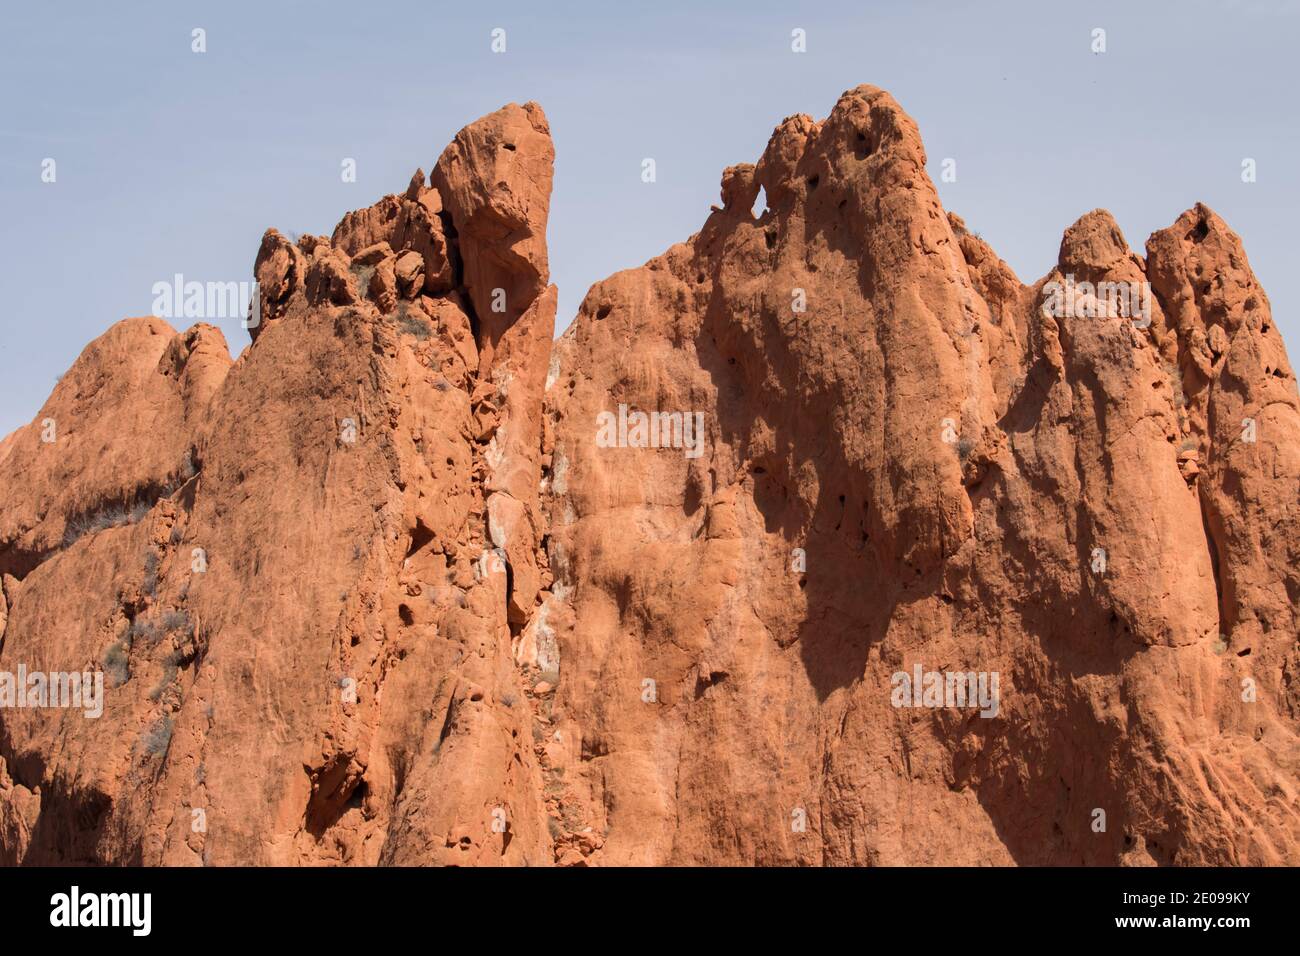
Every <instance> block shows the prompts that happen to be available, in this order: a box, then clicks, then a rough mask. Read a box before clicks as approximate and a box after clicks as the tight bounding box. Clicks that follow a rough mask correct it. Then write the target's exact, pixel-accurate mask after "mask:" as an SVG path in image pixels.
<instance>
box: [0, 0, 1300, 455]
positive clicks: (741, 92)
mask: <svg viewBox="0 0 1300 956" xmlns="http://www.w3.org/2000/svg"><path fill="white" fill-rule="evenodd" d="M196 27H201V28H203V29H204V30H205V31H206V39H207V52H206V53H202V54H197V53H194V52H192V51H191V31H192V30H193V29H194V28H196ZM497 27H500V28H503V29H505V31H506V44H507V48H506V52H505V53H504V54H495V53H493V52H492V51H491V48H490V43H491V32H492V30H493V29H494V28H497ZM1097 27H1100V28H1103V29H1105V30H1106V41H1107V50H1106V52H1105V53H1104V54H1101V55H1097V54H1094V53H1092V52H1091V49H1090V47H1091V43H1092V37H1091V34H1092V31H1093V29H1094V28H1097ZM795 28H802V29H803V30H805V31H806V33H807V47H808V49H807V53H804V54H795V53H792V52H791V50H790V34H791V30H793V29H795ZM1297 50H1300V3H1297V2H1292V0H1237V2H1229V0H1183V2H1179V3H1172V2H1170V3H1164V2H1143V3H1133V2H1131V0H1130V2H1120V3H1108V2H1101V3H1090V4H1087V5H1084V4H1065V3H1043V2H1041V0H1040V2H1036V3H1035V2H987V0H986V2H980V3H968V2H951V3H949V2H937V0H936V2H903V0H898V2H889V3H883V2H863V0H859V2H856V3H838V2H831V0H825V2H819V3H815V4H806V5H800V4H797V3H793V2H784V3H766V2H759V0H747V2H743V3H742V2H725V3H723V2H717V3H707V4H706V3H700V2H698V0H697V2H694V3H674V2H662V0H660V2H651V3H639V4H613V3H608V2H606V3H562V2H549V3H544V4H542V3H536V2H533V3H519V4H489V3H464V2H460V3H455V4H444V3H437V2H427V0H425V2H412V3H405V2H400V3H399V2H394V3H384V2H379V0H375V2H371V3H367V4H355V3H347V4H344V3H335V2H329V0H318V2H311V3H307V2H302V3H298V2H279V3H272V2H265V0H264V2H260V3H246V2H239V0H235V2H222V3H197V2H175V0H172V2H159V3H149V2H144V3H133V4H130V5H129V6H127V5H122V4H106V3H101V2H93V3H70V2H64V3H60V4H57V5H55V4H22V5H19V4H9V5H6V7H5V9H4V11H3V12H0V213H2V214H3V221H4V223H5V226H4V230H3V234H0V278H2V279H3V283H4V289H5V290H6V291H7V293H8V301H7V305H8V308H6V309H5V310H4V311H3V314H2V315H0V434H4V433H7V432H9V431H10V430H12V429H13V428H15V427H17V426H19V425H21V424H23V423H24V422H26V421H29V420H30V419H31V418H32V417H33V416H34V415H35V413H36V412H37V410H38V409H39V407H40V406H41V404H42V403H43V402H44V400H45V398H46V396H47V395H48V393H49V391H50V390H51V389H52V388H53V386H54V382H55V378H56V376H58V375H59V374H61V373H62V372H63V371H64V370H65V369H66V368H67V367H68V366H69V365H70V364H71V363H72V362H73V360H74V359H75V358H76V356H77V354H78V353H79V352H80V351H81V349H82V348H83V347H84V346H85V344H86V343H88V342H89V341H90V340H91V339H92V338H94V337H95V336H97V335H99V334H100V333H101V332H103V331H104V330H105V329H106V328H107V327H108V326H109V325H111V324H112V323H113V322H115V321H117V320H118V319H121V318H124V317H126V316H130V315H144V314H148V313H149V311H150V309H151V305H152V302H153V295H152V286H153V284H154V283H155V282H159V281H170V279H171V277H172V276H173V275H174V274H175V273H177V272H179V273H182V274H184V275H185V276H186V278H187V279H196V280H199V281H216V282H225V281H238V280H241V279H249V278H251V275H250V274H251V270H252V264H253V258H254V256H255V254H256V252H257V245H258V241H259V239H260V237H261V234H262V232H263V230H264V229H265V228H267V227H268V226H275V227H277V228H279V229H280V230H282V231H286V230H292V231H295V232H300V233H301V232H313V233H328V232H329V231H330V230H331V229H332V228H333V226H334V224H335V223H336V222H337V221H338V219H339V218H340V217H341V216H342V214H343V213H344V212H346V211H348V210H350V209H354V208H358V207H361V206H365V205H369V204H370V203H371V202H373V201H374V200H375V199H377V198H378V197H379V196H381V195H383V194H384V193H388V192H394V191H400V190H401V189H402V188H404V187H405V185H406V183H407V181H408V180H409V178H410V175H411V173H412V171H413V170H414V169H415V167H417V166H422V167H423V168H424V169H425V170H426V171H428V170H429V168H430V167H431V166H432V165H433V163H434V162H435V161H436V159H437V157H438V155H439V153H440V152H441V150H442V148H443V147H444V146H445V145H446V143H447V142H448V141H449V140H450V139H451V137H452V136H453V135H454V134H455V133H456V131H457V130H458V129H459V128H460V127H462V126H463V125H465V124H466V123H468V122H470V121H472V120H473V119H475V118H477V117H479V116H481V115H483V114H484V113H488V112H491V111H492V110H494V109H496V108H498V107H499V106H501V105H502V104H504V103H506V102H510V101H512V100H513V101H516V102H523V101H525V100H529V99H534V100H537V101H538V102H540V103H541V104H542V106H543V107H544V108H545V110H546V113H547V115H548V117H549V118H550V122H551V131H552V134H553V136H554V138H555V144H556V151H557V160H556V177H555V192H554V196H553V200H552V206H551V223H550V234H549V239H550V251H551V269H552V280H553V281H554V282H555V283H556V284H557V285H558V286H559V289H560V306H559V318H558V324H559V326H560V327H561V328H563V327H564V326H565V325H567V323H568V322H569V321H570V319H571V318H572V316H573V314H574V313H575V312H576V310H577V307H578V303H579V302H581V300H582V298H583V296H584V295H585V294H586V291H587V288H588V287H589V286H590V285H591V283H593V282H595V281H597V280H599V279H602V278H604V277H605V276H607V275H609V274H610V273H612V272H615V271H617V270H619V269H624V268H629V267H632V266H636V265H639V264H640V263H642V262H644V261H645V260H646V259H648V258H651V257H652V256H655V255H657V254H658V253H660V252H661V251H663V250H664V249H665V248H666V247H668V246H669V245H671V244H672V243H674V242H679V241H682V240H684V239H686V238H687V237H688V236H689V235H690V234H691V233H693V232H695V231H696V230H697V229H698V228H699V226H700V225H701V224H702V222H703V221H704V218H705V216H706V215H707V214H708V211H709V205H710V203H713V202H715V201H716V200H717V194H718V182H719V177H720V174H721V172H722V169H723V168H724V167H725V166H728V165H730V164H733V163H736V162H746V161H748V162H753V161H755V160H757V159H758V157H759V155H760V154H761V152H762V150H763V147H764V145H765V144H766V142H767V139H768V137H769V135H770V134H771V131H772V129H773V127H774V126H776V124H777V123H778V122H780V120H781V119H782V118H783V117H785V116H788V115H790V114H792V113H809V114H811V115H813V116H814V117H817V118H819V119H820V118H821V117H823V116H825V115H826V113H828V112H829V110H830V109H831V107H832V106H833V105H834V103H835V100H836V99H837V98H838V96H839V94H840V93H841V92H842V91H843V90H845V89H847V88H849V87H852V86H856V85H857V84H859V83H872V84H875V85H877V86H882V87H885V88H886V89H888V90H890V91H891V92H892V93H893V94H894V96H895V97H896V98H897V99H898V100H899V102H901V103H902V105H903V107H904V108H905V109H907V110H908V112H910V113H911V114H912V115H913V116H914V117H915V118H916V120H917V122H918V124H919V125H920V128H921V133H922V135H923V137H924V138H925V142H926V148H927V152H928V155H929V159H930V174H931V176H932V178H934V179H935V180H936V182H938V181H939V171H940V164H941V163H942V161H943V159H944V158H946V157H952V158H954V159H956V161H957V174H958V175H957V181H956V182H955V183H941V182H940V183H939V192H940V195H941V197H942V199H943V202H944V205H945V206H946V207H947V208H948V209H950V210H952V211H954V212H956V213H958V214H959V215H961V216H962V217H963V218H964V219H965V220H966V222H967V224H968V225H969V227H970V228H972V229H974V230H976V231H978V232H979V233H980V234H981V235H982V236H983V237H984V238H985V239H986V240H988V241H989V242H990V243H991V244H992V245H993V247H994V249H996V250H997V251H998V253H999V254H1000V255H1001V256H1002V257H1003V258H1004V259H1006V260H1007V261H1008V262H1009V263H1010V264H1011V265H1012V266H1013V267H1014V268H1015V269H1016V271H1017V272H1018V274H1019V275H1020V278H1021V279H1022V280H1024V281H1027V282H1030V281H1033V280H1035V279H1037V278H1039V277H1040V276H1041V275H1042V274H1043V273H1045V272H1046V271H1047V270H1048V269H1049V268H1050V267H1051V266H1052V264H1053V263H1054V262H1055V259H1056V253H1057V248H1058V246H1059V244H1060V239H1061V233H1062V231H1063V230H1064V229H1065V228H1066V227H1067V226H1068V225H1069V224H1070V223H1072V222H1073V221H1074V220H1075V219H1077V218H1078V217H1079V216H1080V215H1082V214H1083V213H1085V212H1087V211H1088V210H1090V209H1093V208H1095V207H1098V206H1101V207H1104V208H1107V209H1109V210H1111V212H1112V213H1114V215H1115V217H1116V219H1117V220H1118V221H1119V224H1120V226H1121V228H1122V229H1123V230H1124V234H1125V237H1126V238H1127V239H1128V241H1129V244H1130V245H1131V246H1133V247H1134V248H1135V249H1136V250H1138V251H1139V252H1140V251H1142V248H1143V245H1144V243H1145V241H1146V237H1147V236H1148V235H1149V234H1150V233H1151V232H1152V231H1154V230H1155V229H1159V228H1163V227H1165V226H1167V225H1169V224H1170V223H1171V222H1173V221H1174V219H1175V218H1177V216H1178V215H1179V214H1180V213H1181V212H1182V211H1183V210H1184V209H1186V208H1188V207H1189V206H1191V205H1193V204H1194V203H1195V202H1197V201H1198V200H1200V201H1204V202H1206V203H1208V204H1209V205H1210V206H1212V207H1213V208H1214V209H1216V210H1217V211H1218V212H1219V213H1220V214H1221V215H1222V216H1223V217H1224V218H1225V219H1226V220H1227V221H1228V223H1229V225H1231V226H1232V228H1233V229H1235V230H1236V231H1237V232H1238V233H1239V234H1240V235H1241V236H1242V237H1243V239H1244V241H1245V244H1246V250H1247V253H1248V255H1249V256H1250V260H1251V264H1252V265H1253V267H1254V268H1255V270H1256V272H1257V273H1258V275H1259V277H1260V279H1261V281H1262V282H1263V284H1264V287H1265V289H1266V291H1267V292H1268V294H1269V298H1270V300H1271V301H1272V305H1273V314H1274V318H1275V321H1276V323H1277V325H1278V327H1279V329H1281V331H1282V334H1283V336H1284V338H1285V339H1286V341H1287V344H1288V347H1289V348H1290V350H1291V352H1292V356H1293V359H1294V358H1295V357H1296V356H1297V355H1300V351H1298V350H1300V319H1298V318H1297V314H1296V313H1297V307H1300V294H1298V293H1297V292H1296V290H1295V288H1294V287H1292V286H1291V285H1290V279H1291V277H1292V275H1293V274H1294V271H1295V267H1296V263H1297V262H1298V261H1300V239H1298V238H1297V232H1296V229H1295V228H1294V226H1293V224H1294V223H1295V222H1296V221H1297V219H1300V216H1298V215H1297V213H1300V183H1298V182H1297V177H1296V172H1295V170H1296V157H1297V156H1298V155H1300V122H1298V121H1297V116H1300V112H1298V111H1297V109H1296V106H1295V103H1294V96H1295V91H1296V89H1297V88H1298V87H1300V84H1298V83H1297V73H1298V72H1300V71H1298V70H1297V68H1296V66H1295V62H1296V56H1297V53H1296V51H1297ZM47 157H48V158H53V159H54V160H55V161H56V163H57V181H56V182H55V183H43V182H42V181H41V169H42V161H43V160H44V159H45V158H47ZM345 157H351V158H354V159H355V160H356V162H357V182H355V183H344V182H342V181H341V177H340V175H339V173H340V164H341V162H342V160H343V159H344V158H345ZM644 157H654V159H655V160H656V165H657V176H658V178H657V182H655V183H654V184H645V183H643V182H641V178H640V172H641V160H642V159H643V158H644ZM1246 157H1250V158H1253V159H1255V161H1256V163H1257V171H1258V173H1257V174H1258V179H1257V181H1256V182H1254V183H1249V184H1247V183H1243V182H1242V181H1241V162H1242V159H1243V158H1246ZM174 324H177V325H183V324H186V323H183V322H180V321H178V322H176V323H174ZM218 324H220V325H222V328H223V331H224V332H225V334H226V338H227V340H228V341H229V343H230V345H231V348H232V349H233V350H234V351H235V352H236V353H238V352H239V351H240V350H241V349H243V348H244V346H245V345H246V344H247V341H248V339H247V333H246V332H244V331H243V330H242V329H241V328H240V327H239V323H238V320H237V319H231V320H226V321H224V322H220V323H218Z"/></svg>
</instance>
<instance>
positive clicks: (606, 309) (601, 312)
mask: <svg viewBox="0 0 1300 956" xmlns="http://www.w3.org/2000/svg"><path fill="white" fill-rule="evenodd" d="M612 311H613V306H608V305H602V306H601V307H600V308H599V309H597V310H596V318H597V319H604V318H607V317H608V316H609V313H610V312H612Z"/></svg>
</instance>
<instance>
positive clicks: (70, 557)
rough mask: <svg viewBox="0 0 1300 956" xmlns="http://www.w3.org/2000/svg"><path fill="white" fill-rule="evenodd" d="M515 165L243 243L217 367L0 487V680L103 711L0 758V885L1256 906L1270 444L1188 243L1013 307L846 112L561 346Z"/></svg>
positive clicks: (504, 154) (1277, 456) (1107, 263)
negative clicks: (301, 868)
mask: <svg viewBox="0 0 1300 956" xmlns="http://www.w3.org/2000/svg"><path fill="white" fill-rule="evenodd" d="M553 160H554V151H553V147H552V144H551V139H550V134H549V130H548V127H547V123H546V119H545V117H544V115H543V114H542V111H541V109H540V108H539V107H538V106H536V104H531V103H530V104H527V105H525V106H523V107H519V106H514V105H511V106H508V107H506V108H505V109H503V110H500V111H499V112H497V113H494V114H492V115H491V116H488V117H485V118H484V119H481V120H479V121H478V122H476V123H474V124H472V125H470V126H469V127H466V129H464V130H462V131H461V132H460V133H459V134H458V135H457V137H456V139H455V140H454V142H453V143H452V144H451V145H450V146H449V147H448V148H447V149H446V150H445V151H444V152H443V154H442V156H441V158H440V159H439V160H438V162H437V164H436V165H435V166H434V169H433V173H432V174H431V176H430V177H429V179H428V180H427V181H426V179H425V177H424V175H423V173H422V172H417V173H416V175H415V176H414V177H413V178H412V180H411V183H410V185H409V186H408V187H407V188H406V190H405V191H404V192H403V193H401V194H398V195H391V196H387V197H385V198H383V199H381V200H380V201H379V202H378V203H376V204H375V205H373V206H371V207H369V208H367V209H363V210H359V211H357V212H353V213H350V214H348V215H347V216H346V217H344V219H343V221H342V222H341V223H340V224H339V226H338V227H337V229H336V230H335V232H334V234H333V236H332V237H330V238H325V237H316V236H305V237H303V238H302V239H300V240H299V241H297V242H290V241H289V240H287V239H286V238H284V237H282V236H281V235H279V234H278V233H276V232H274V231H269V232H268V233H267V234H266V236H265V237H264V238H263V240H262V245H261V248H260V250H259V251H258V254H257V259H256V263H255V272H256V276H257V279H258V282H259V287H260V299H259V309H258V313H257V319H258V321H257V323H256V324H255V325H254V326H253V327H252V328H251V329H250V333H251V334H252V336H253V339H254V341H253V344H252V345H251V346H250V347H249V348H247V349H246V350H245V351H244V353H243V354H242V355H241V356H240V358H239V359H238V360H237V361H235V362H234V363H233V364H232V363H231V362H230V360H229V359H228V358H227V352H226V349H225V345H224V342H222V340H221V336H220V334H219V333H218V332H217V331H216V330H215V329H212V328H211V327H208V326H196V327H194V328H193V329H191V330H189V331H188V332H185V333H175V332H173V331H172V330H171V329H170V328H168V327H167V326H166V324H165V323H163V322H161V321H160V320H158V319H153V318H146V319H130V320H126V321H124V322H121V323H119V324H118V325H116V326H114V327H113V328H112V329H110V330H109V331H108V332H107V333H105V335H104V336H102V337H101V338H100V339H98V340H96V341H95V342H94V343H92V344H91V345H90V346H89V347H87V349H86V351H85V352H84V353H83V354H82V356H81V357H80V358H79V359H78V361H77V363H76V364H75V365H74V366H73V368H72V369H71V370H70V371H69V373H68V374H67V375H66V376H64V378H63V379H62V381H61V382H60V384H59V386H58V387H57V388H56V389H55V391H54V393H53V395H51V397H50V399H49V401H48V402H47V403H46V406H45V407H44V408H43V409H42V410H41V412H40V414H39V415H38V416H37V419H36V421H34V422H33V423H32V424H31V425H29V426H27V427H26V428H23V429H20V430H19V431H17V432H15V433H14V434H13V435H10V436H9V437H8V438H6V439H5V440H4V441H3V443H0V481H3V487H4V490H5V494H4V496H3V503H2V504H0V573H2V574H3V598H4V600H3V602H0V672H16V671H17V669H18V667H19V666H20V665H22V666H23V667H24V668H25V669H26V671H27V672H28V673H32V672H69V671H89V672H94V671H102V672H103V673H104V674H105V676H106V683H105V689H104V693H103V713H102V716H100V717H98V718H93V717H90V716H88V715H87V714H86V713H85V712H84V708H83V709H77V708H54V707H39V706H33V707H16V706H11V707H6V708H5V709H2V710H0V862H4V863H52V862H75V863H114V864H116V863H123V864H129V863H138V864H147V865H154V864H164V865H200V864H241V863H243V864H250V863H251V864H472V865H493V864H505V865H525V864H529V865H539V864H551V863H557V864H561V865H580V864H588V865H619V864H656V865H657V864H872V865H875V864H895V865H897V864H902V865H907V864H939V863H955V864H1014V863H1019V864H1049V863H1050V864H1068V863H1083V864H1130V865H1150V864H1209V863H1220V864H1291V865H1294V864H1296V863H1300V783H1298V780H1300V736H1298V734H1300V680H1298V676H1300V647H1298V645H1297V634H1298V633H1300V620H1298V619H1297V607H1298V606H1300V510H1298V505H1297V501H1298V500H1300V398H1298V397H1297V391H1296V379H1295V377H1294V374H1293V372H1292V370H1291V368H1290V366H1289V364H1288V362H1287V359H1286V355H1285V352H1284V349H1283V346H1282V342H1281V339H1280V337H1279V335H1278V332H1277V331H1276V329H1275V328H1274V327H1273V324H1272V321H1271V317H1270V313H1269V306H1268V300H1267V297H1266V296H1265V295H1264V292H1263V290H1262V289H1260V287H1259V285H1258V283H1257V282H1256V280H1255V278H1254V276H1253V274H1252V273H1251V271H1250V267H1249V265H1248V263H1247V261H1246V257H1245V254H1244V252H1243V250H1242V247H1241V244H1240V241H1239V240H1238V238H1237V237H1236V236H1235V235H1234V234H1233V233H1232V232H1231V231H1230V230H1229V229H1228V227H1227V226H1226V225H1225V224H1224V223H1223V221H1222V220H1220V219H1219V217H1218V216H1216V215H1215V214H1214V213H1213V212H1211V211H1210V210H1209V209H1207V208H1205V207H1203V206H1197V207H1195V208H1194V209H1192V210H1189V211H1188V212H1186V213H1184V214H1183V215H1182V216H1181V217H1180V218H1179V219H1178V220H1177V221H1176V222H1175V223H1174V225H1173V226H1171V227H1170V228H1169V229H1167V230H1164V231H1162V232H1159V233H1157V234H1156V235H1154V236H1152V237H1151V239H1150V241H1149V242H1148V245H1147V254H1146V257H1145V258H1144V257H1142V256H1140V255H1137V254H1135V253H1134V252H1132V251H1131V250H1129V248H1128V246H1127V244H1126V242H1125V240H1124V238H1123V236H1122V235H1121V233H1120V230H1119V228H1118V226H1117V225H1116V224H1115V222H1114V220H1113V219H1112V218H1111V217H1110V216H1109V214H1107V213H1105V212H1103V211H1100V210H1099V211H1094V212H1092V213H1089V214H1087V215H1086V216H1084V217H1083V218H1081V219H1080V220H1079V221H1078V222H1077V223H1075V224H1074V225H1073V226H1071V227H1070V228H1069V229H1068V230H1067V231H1066V234H1065V237H1064V239H1063V241H1062V243H1061V249H1060V256H1059V263H1058V266H1057V268H1056V269H1055V270H1053V272H1052V273H1051V274H1049V275H1048V276H1046V277H1044V278H1043V279H1042V280H1040V281H1039V282H1038V283H1036V284H1035V285H1033V286H1026V285H1024V284H1023V283H1021V282H1020V280H1019V279H1018V278H1017V277H1016V276H1015V274H1014V273H1013V272H1012V271H1011V269H1010V268H1009V267H1008V266H1007V265H1006V264H1005V263H1003V262H1002V261H1001V260H999V259H998V258H997V256H996V254H995V253H994V252H993V251H992V250H991V249H990V248H989V247H988V246H987V245H986V244H985V243H984V242H983V241H982V240H980V239H979V237H978V236H977V235H975V234H972V233H971V232H969V231H968V230H967V229H966V227H965V226H964V224H963V223H962V221H961V220H960V219H958V218H957V217H956V216H954V215H952V214H946V213H945V212H944V211H943V209H942V208H941V206H940V204H939V201H938V197H937V195H936V193H935V190H934V187H933V185H932V184H931V182H930V180H929V178H928V177H927V175H926V172H925V154H924V150H923V147H922V145H921V141H920V137H919V135H918V133H917V130H916V127H915V124H914V123H913V122H912V120H911V119H910V118H909V117H907V116H906V114H904V113H903V112H902V110H901V109H900V108H899V106H898V105H897V104H896V103H895V102H894V100H893V99H892V98H891V97H890V96H889V95H888V94H887V93H885V92H883V91H880V90H877V89H874V88H872V87H860V88H858V89H855V90H852V91H849V92H847V93H845V94H844V96H843V97H842V98H841V99H840V101H839V103H837V104H836V106H835V108H834V110H833V111H832V112H831V114H830V116H829V117H828V118H827V119H826V120H824V121H823V122H820V123H818V122H814V121H813V120H812V119H811V118H809V117H806V116H796V117H792V118H790V119H788V120H786V121H785V122H784V123H782V124H781V126H780V127H778V128H777V130H776V131H775V133H774V134H773V137H772V140H771V142H770V143H769V145H768V147H767V149H766V151H765V152H764V154H763V156H762V157H761V158H760V159H759V161H758V163H757V165H752V166H751V165H741V166H735V167H731V168H729V169H727V170H726V171H725V172H724V173H723V177H722V197H721V206H719V207H715V208H714V211H713V212H712V214H711V215H710V216H709V217H708V219H707V220H706V221H705V223H704V226H703V228H702V229H701V230H700V232H699V233H698V234H697V235H695V236H693V237H692V238H691V239H690V240H689V241H687V242H686V243H684V244H680V245H677V246H674V247H672V248H671V249H669V250H668V251H667V252H666V253H665V254H664V255H662V256H660V257H659V258H657V259H654V260H652V261H651V262H649V263H647V264H646V265H644V266H643V267H641V268H639V269H633V270H629V271H626V272H622V273H619V274H617V275H615V276H613V277H611V278H609V279H607V280H605V281H604V282H601V283H598V284H597V285H596V286H594V287H593V288H592V289H591V291H590V292H589V294H588V295H587V298H586V300H585V301H584V302H583V305H582V308H581V310H580V312H579V315H578V317H577V319H576V320H575V321H574V322H573V324H572V325H571V326H570V328H569V330H568V331H567V332H566V333H565V335H564V336H563V337H562V338H561V339H559V340H558V341H556V342H554V343H553V342H552V336H553V331H554V322H555V289H554V287H553V286H551V285H550V284H549V269H548V264H547V252H546V245H545V232H546V221H547V215H548V205H549V199H550V185H551V172H552V165H553ZM760 190H762V193H763V195H764V197H765V201H766V206H767V208H766V210H765V211H764V212H763V214H762V215H761V216H759V217H755V215H754V214H753V212H752V209H753V207H754V204H755V200H756V199H757V197H758V195H759V192H760ZM50 423H52V425H51V424H50ZM935 673H937V674H938V675H939V676H938V677H937V678H934V677H932V676H931V675H933V674H935ZM966 675H969V679H968V678H967V676H966ZM958 677H960V680H958V679H955V678H958ZM913 685H915V686H913ZM2 693H3V687H0V694H2ZM0 702H3V698H2V697H0Z"/></svg>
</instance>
